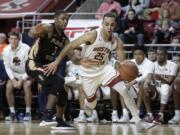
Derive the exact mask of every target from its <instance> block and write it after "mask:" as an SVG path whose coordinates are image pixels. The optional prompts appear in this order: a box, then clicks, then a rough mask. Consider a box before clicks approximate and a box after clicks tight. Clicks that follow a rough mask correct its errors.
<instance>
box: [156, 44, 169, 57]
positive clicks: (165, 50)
mask: <svg viewBox="0 0 180 135" xmlns="http://www.w3.org/2000/svg"><path fill="white" fill-rule="evenodd" d="M157 50H160V51H163V52H164V53H165V54H166V55H167V49H166V48H165V47H162V46H159V47H158V48H157Z"/></svg>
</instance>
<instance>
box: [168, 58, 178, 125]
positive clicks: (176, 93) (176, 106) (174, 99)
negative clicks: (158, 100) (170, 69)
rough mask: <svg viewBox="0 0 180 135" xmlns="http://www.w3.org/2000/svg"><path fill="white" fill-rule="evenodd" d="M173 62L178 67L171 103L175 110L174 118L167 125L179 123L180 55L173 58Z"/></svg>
mask: <svg viewBox="0 0 180 135" xmlns="http://www.w3.org/2000/svg"><path fill="white" fill-rule="evenodd" d="M173 61H174V62H175V63H176V64H177V65H178V73H177V76H176V79H175V80H174V83H173V86H174V90H173V101H174V108H175V115H174V117H173V118H172V119H171V120H169V121H168V123H169V124H178V123H180V55H175V56H173Z"/></svg>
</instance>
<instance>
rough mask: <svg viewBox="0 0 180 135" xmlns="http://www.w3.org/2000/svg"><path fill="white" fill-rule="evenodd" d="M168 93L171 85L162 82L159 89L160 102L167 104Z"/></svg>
mask: <svg viewBox="0 0 180 135" xmlns="http://www.w3.org/2000/svg"><path fill="white" fill-rule="evenodd" d="M170 93H171V87H170V86H169V85H167V84H162V86H161V89H160V100H161V104H167V102H168V99H169V96H170Z"/></svg>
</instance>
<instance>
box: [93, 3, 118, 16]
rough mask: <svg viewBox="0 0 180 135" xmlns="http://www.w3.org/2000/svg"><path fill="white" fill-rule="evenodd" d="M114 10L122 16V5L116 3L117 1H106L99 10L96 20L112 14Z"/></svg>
mask: <svg viewBox="0 0 180 135" xmlns="http://www.w3.org/2000/svg"><path fill="white" fill-rule="evenodd" d="M112 10H115V11H116V12H117V15H120V14H121V5H120V3H118V2H116V1H115V0H106V1H105V2H103V3H102V4H101V5H100V7H99V9H98V10H97V14H96V18H97V19H102V18H103V14H105V13H108V12H111V11H112Z"/></svg>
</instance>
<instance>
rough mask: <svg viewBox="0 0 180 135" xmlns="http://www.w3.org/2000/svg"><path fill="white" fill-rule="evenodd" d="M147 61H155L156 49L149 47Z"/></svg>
mask: <svg viewBox="0 0 180 135" xmlns="http://www.w3.org/2000/svg"><path fill="white" fill-rule="evenodd" d="M148 59H149V60H150V61H152V62H155V61H156V49H155V48H153V47H150V48H149V49H148Z"/></svg>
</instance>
